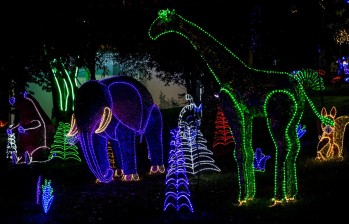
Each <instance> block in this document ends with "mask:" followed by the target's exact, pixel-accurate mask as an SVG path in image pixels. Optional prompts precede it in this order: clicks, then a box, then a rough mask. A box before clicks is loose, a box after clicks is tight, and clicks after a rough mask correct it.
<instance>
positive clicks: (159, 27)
mask: <svg viewBox="0 0 349 224" xmlns="http://www.w3.org/2000/svg"><path fill="white" fill-rule="evenodd" d="M175 15H176V14H175V10H174V9H172V10H170V9H163V10H159V12H158V17H157V18H156V19H155V20H154V22H153V23H152V24H151V26H150V28H149V31H148V35H149V37H150V38H151V39H152V40H156V39H157V38H159V37H160V36H162V35H163V34H165V33H169V32H175V30H174V26H173V25H174V24H175V23H173V21H174V20H175Z"/></svg>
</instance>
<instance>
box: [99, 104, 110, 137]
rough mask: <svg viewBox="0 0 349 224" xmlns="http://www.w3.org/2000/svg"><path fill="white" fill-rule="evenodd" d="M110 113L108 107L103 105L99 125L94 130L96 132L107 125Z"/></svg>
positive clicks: (101, 130)
mask: <svg viewBox="0 0 349 224" xmlns="http://www.w3.org/2000/svg"><path fill="white" fill-rule="evenodd" d="M111 117H112V113H111V111H110V108H109V107H105V108H104V111H103V115H102V119H101V123H100V124H99V127H98V128H97V130H96V131H95V133H96V134H98V133H101V132H103V131H104V130H105V129H106V128H107V127H108V125H109V123H110V121H111Z"/></svg>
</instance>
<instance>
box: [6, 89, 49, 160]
mask: <svg viewBox="0 0 349 224" xmlns="http://www.w3.org/2000/svg"><path fill="white" fill-rule="evenodd" d="M10 104H11V105H13V106H15V110H16V112H17V114H18V119H16V120H18V121H17V122H15V124H14V125H13V126H10V127H9V129H8V130H7V131H8V134H16V135H17V140H18V146H17V154H15V153H12V161H13V162H14V163H27V164H29V163H31V162H44V161H47V160H49V154H50V146H51V144H52V143H53V136H54V125H53V123H52V121H51V119H50V118H49V117H48V116H47V114H46V113H45V111H44V110H43V109H42V107H41V106H40V104H39V102H38V101H37V100H36V99H35V98H34V97H33V96H31V95H28V94H27V92H24V93H23V94H19V95H18V96H17V97H16V98H11V100H10Z"/></svg>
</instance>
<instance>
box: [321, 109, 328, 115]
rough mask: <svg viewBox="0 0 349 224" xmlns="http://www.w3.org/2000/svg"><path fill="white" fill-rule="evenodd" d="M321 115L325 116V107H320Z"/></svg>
mask: <svg viewBox="0 0 349 224" xmlns="http://www.w3.org/2000/svg"><path fill="white" fill-rule="evenodd" d="M321 115H322V116H324V117H325V116H327V110H326V107H322V109H321Z"/></svg>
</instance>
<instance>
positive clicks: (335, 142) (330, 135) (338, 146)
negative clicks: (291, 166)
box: [316, 106, 349, 161]
mask: <svg viewBox="0 0 349 224" xmlns="http://www.w3.org/2000/svg"><path fill="white" fill-rule="evenodd" d="M321 114H322V115H323V116H326V117H329V118H331V119H332V120H333V121H334V123H335V125H334V127H332V126H328V125H324V124H321V129H322V135H320V136H319V143H318V145H317V156H316V160H319V161H327V160H343V141H344V134H345V130H346V126H347V125H348V124H349V116H340V117H337V118H336V115H337V109H336V107H334V106H333V107H332V108H331V111H330V113H327V110H326V108H325V107H323V108H322V109H321Z"/></svg>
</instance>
